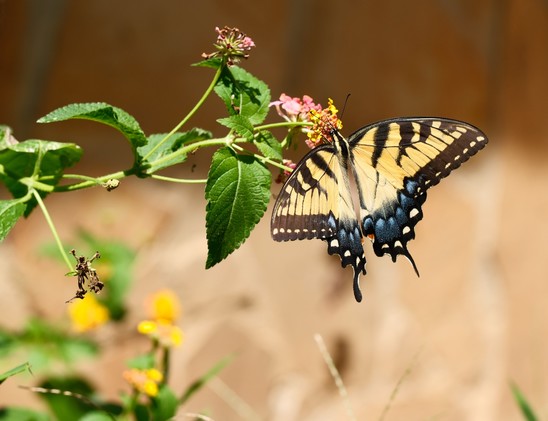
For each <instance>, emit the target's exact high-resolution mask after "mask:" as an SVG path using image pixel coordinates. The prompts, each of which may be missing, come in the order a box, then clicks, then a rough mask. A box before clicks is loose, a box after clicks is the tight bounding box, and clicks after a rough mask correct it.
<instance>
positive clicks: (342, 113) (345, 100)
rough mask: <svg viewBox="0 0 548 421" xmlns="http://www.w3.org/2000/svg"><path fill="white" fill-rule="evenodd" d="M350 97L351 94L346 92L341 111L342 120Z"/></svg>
mask: <svg viewBox="0 0 548 421" xmlns="http://www.w3.org/2000/svg"><path fill="white" fill-rule="evenodd" d="M349 99H350V94H349V93H348V94H346V98H345V99H344V104H343V107H342V111H341V120H342V117H343V115H344V110H346V104H348V100H349Z"/></svg>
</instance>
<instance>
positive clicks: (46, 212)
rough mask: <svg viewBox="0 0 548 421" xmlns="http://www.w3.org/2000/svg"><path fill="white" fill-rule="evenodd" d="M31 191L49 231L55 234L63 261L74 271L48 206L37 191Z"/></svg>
mask: <svg viewBox="0 0 548 421" xmlns="http://www.w3.org/2000/svg"><path fill="white" fill-rule="evenodd" d="M31 191H32V194H33V196H34V198H35V199H36V201H37V202H38V206H40V209H41V210H42V213H43V214H44V218H46V222H47V223H48V225H49V229H50V230H51V233H52V234H53V238H54V239H55V242H56V243H57V247H58V248H59V252H60V253H61V256H62V257H63V260H64V261H65V263H66V264H67V266H68V268H69V271H71V270H73V267H72V264H71V263H70V260H69V258H68V255H67V253H65V250H64V249H63V243H62V242H61V239H60V238H59V234H57V229H56V228H55V225H54V224H53V221H52V219H51V217H50V215H49V212H48V209H47V208H46V205H45V204H44V201H43V200H42V198H41V197H40V194H39V193H38V192H37V191H36V190H35V189H32V190H31Z"/></svg>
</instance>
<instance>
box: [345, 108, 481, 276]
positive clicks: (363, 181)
mask: <svg viewBox="0 0 548 421" xmlns="http://www.w3.org/2000/svg"><path fill="white" fill-rule="evenodd" d="M486 142H487V138H486V137H485V135H484V134H483V133H482V132H481V131H480V130H478V129H477V128H475V127H473V126H471V125H469V124H467V123H463V122H460V121H456V120H448V119H439V118H405V119H394V120H386V121H383V122H380V123H376V124H373V125H371V126H366V127H364V128H362V129H360V130H358V131H357V132H355V133H354V134H353V135H351V136H350V138H349V143H350V147H351V150H352V152H353V154H352V163H353V170H354V176H355V177H356V181H357V185H358V190H359V196H360V220H361V224H362V229H363V234H364V235H365V236H368V237H369V238H370V239H372V240H373V249H374V251H375V254H377V255H378V256H382V255H383V254H390V256H391V257H392V260H393V261H395V260H396V257H397V256H398V255H399V254H401V255H404V256H406V257H407V258H408V259H409V260H410V261H411V263H412V265H413V268H414V269H415V271H416V272H417V275H418V270H417V267H416V265H415V262H414V261H413V258H412V257H411V254H410V253H409V251H408V249H407V242H408V241H410V240H412V239H413V238H415V231H414V227H415V225H416V224H417V223H418V222H419V221H420V220H421V219H422V215H423V214H422V209H421V206H422V204H423V203H424V201H425V200H426V190H427V189H428V188H429V187H431V186H434V185H436V184H437V183H438V182H439V181H440V180H441V179H442V178H444V177H446V176H447V175H449V173H450V172H451V171H452V170H453V169H455V168H458V167H459V166H460V165H461V164H462V163H463V162H465V161H467V160H468V159H469V158H470V157H471V156H472V155H474V154H475V153H476V152H478V151H479V150H480V149H482V148H483V147H484V146H485V144H486Z"/></svg>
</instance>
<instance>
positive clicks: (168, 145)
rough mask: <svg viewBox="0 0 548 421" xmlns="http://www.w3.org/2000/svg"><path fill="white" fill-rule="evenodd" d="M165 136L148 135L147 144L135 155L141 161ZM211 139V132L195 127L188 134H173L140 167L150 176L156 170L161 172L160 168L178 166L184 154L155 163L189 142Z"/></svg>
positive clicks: (184, 158)
mask: <svg viewBox="0 0 548 421" xmlns="http://www.w3.org/2000/svg"><path fill="white" fill-rule="evenodd" d="M166 136H167V134H165V133H159V134H153V135H150V136H149V137H148V141H147V144H146V145H144V146H141V147H139V148H138V149H137V154H138V155H139V158H140V159H141V160H143V159H144V157H145V156H147V155H148V154H149V152H150V151H152V150H153V149H154V148H155V147H156V145H158V143H160V141H162V140H163V139H164V138H165V137H166ZM212 137H213V134H212V133H211V132H209V131H207V130H203V129H200V128H196V127H195V128H193V129H191V130H189V131H188V132H184V133H174V134H173V135H171V137H170V138H169V139H168V140H167V141H166V142H164V143H163V144H162V146H160V147H159V148H158V149H155V150H154V152H152V154H151V155H150V156H148V157H147V159H146V162H145V161H143V162H142V165H143V166H145V167H147V168H146V172H147V173H149V174H151V173H154V172H156V171H158V170H161V169H162V168H166V167H170V166H172V165H175V164H179V163H181V162H184V161H186V158H187V155H186V154H180V155H175V156H173V157H172V158H171V159H168V160H166V161H162V162H160V163H156V161H158V160H159V159H160V158H163V157H166V156H168V155H170V154H173V153H174V152H176V151H177V150H179V149H180V148H181V147H182V146H184V145H185V144H187V143H189V142H196V141H199V140H207V139H211V138H212Z"/></svg>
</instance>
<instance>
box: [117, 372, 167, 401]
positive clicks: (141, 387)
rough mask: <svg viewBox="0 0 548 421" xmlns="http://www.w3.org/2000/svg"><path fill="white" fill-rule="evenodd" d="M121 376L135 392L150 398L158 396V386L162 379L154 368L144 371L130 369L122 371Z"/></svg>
mask: <svg viewBox="0 0 548 421" xmlns="http://www.w3.org/2000/svg"><path fill="white" fill-rule="evenodd" d="M123 376H124V379H126V381H127V382H128V383H129V384H131V385H132V386H133V388H135V389H136V390H137V391H139V392H141V393H144V394H146V395H148V396H152V397H154V396H156V395H157V394H158V384H159V383H160V382H161V381H162V380H163V378H164V376H163V375H162V373H160V371H158V370H156V369H155V368H149V369H145V370H141V369H138V368H132V369H129V370H126V371H124V374H123Z"/></svg>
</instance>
